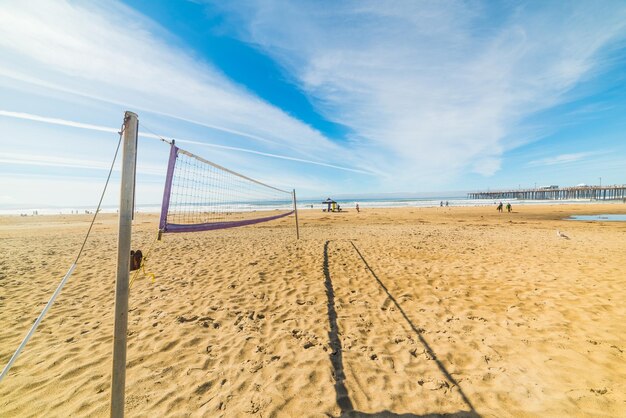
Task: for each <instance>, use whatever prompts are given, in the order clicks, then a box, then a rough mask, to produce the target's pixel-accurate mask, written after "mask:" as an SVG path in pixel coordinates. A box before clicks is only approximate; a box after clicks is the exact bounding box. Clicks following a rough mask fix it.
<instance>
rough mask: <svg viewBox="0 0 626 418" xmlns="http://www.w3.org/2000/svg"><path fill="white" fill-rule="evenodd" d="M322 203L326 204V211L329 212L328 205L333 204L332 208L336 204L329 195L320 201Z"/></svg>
mask: <svg viewBox="0 0 626 418" xmlns="http://www.w3.org/2000/svg"><path fill="white" fill-rule="evenodd" d="M322 204H324V205H328V209H327V211H328V212H330V205H333V208H334V207H335V205H336V204H337V202H335V201H334V200H333V199H331V198H330V197H329V198H328V199H326V200H324V201H323V202H322Z"/></svg>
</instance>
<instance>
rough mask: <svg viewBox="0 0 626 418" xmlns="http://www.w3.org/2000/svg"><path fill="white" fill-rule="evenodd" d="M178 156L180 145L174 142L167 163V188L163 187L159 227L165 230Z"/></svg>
mask: <svg viewBox="0 0 626 418" xmlns="http://www.w3.org/2000/svg"><path fill="white" fill-rule="evenodd" d="M176 157H178V147H177V146H175V145H174V144H172V147H171V148H170V160H169V161H168V163H167V175H166V176H165V188H164V189H163V203H162V204H161V219H160V221H159V229H160V230H161V231H163V232H165V230H166V227H167V211H168V210H169V209H170V194H171V192H172V179H173V178H174V167H175V166H176Z"/></svg>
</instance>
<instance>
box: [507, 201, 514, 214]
mask: <svg viewBox="0 0 626 418" xmlns="http://www.w3.org/2000/svg"><path fill="white" fill-rule="evenodd" d="M512 209H513V207H512V206H511V204H510V203H507V204H506V211H507V212H509V213H511V210H512Z"/></svg>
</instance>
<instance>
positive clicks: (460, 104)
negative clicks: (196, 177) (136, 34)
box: [211, 0, 626, 182]
mask: <svg viewBox="0 0 626 418" xmlns="http://www.w3.org/2000/svg"><path fill="white" fill-rule="evenodd" d="M490 5H492V3H490V2H456V1H435V2H380V1H353V2H341V3H333V4H332V6H331V7H320V6H319V4H317V3H306V2H304V3H303V2H282V1H266V0H264V1H257V2H247V3H245V6H242V4H241V3H236V4H235V3H224V2H211V6H212V7H222V8H225V9H226V12H227V14H229V15H231V16H234V17H235V19H234V21H236V22H237V23H238V24H239V27H240V28H241V29H240V32H239V35H240V36H241V37H242V38H243V39H245V40H248V41H249V42H251V43H253V44H255V45H257V46H258V47H259V48H261V49H263V50H264V51H266V52H267V53H268V54H270V55H271V56H272V57H274V58H275V59H276V60H277V61H278V62H280V63H281V64H282V65H283V66H284V67H285V68H286V69H287V70H288V71H289V72H290V73H291V74H293V76H294V78H295V79H296V80H298V82H299V83H300V85H301V86H302V88H303V89H304V90H305V91H306V92H308V94H309V95H310V96H311V97H313V98H314V99H315V100H316V103H317V106H318V108H319V109H320V110H321V111H322V112H323V113H324V114H325V115H326V116H327V117H328V118H330V119H332V120H334V121H336V122H337V123H341V124H344V125H346V126H348V127H350V128H351V129H352V130H353V131H354V132H355V135H354V138H353V140H354V146H355V148H356V149H359V148H362V149H366V150H368V151H370V152H369V155H372V156H375V158H374V159H375V161H376V162H375V164H379V165H380V164H381V162H384V161H386V163H387V166H388V167H390V168H389V170H390V172H391V173H393V176H394V177H396V178H398V179H404V180H405V181H406V180H407V179H408V180H409V181H410V180H419V179H421V180H423V181H426V182H428V181H429V180H430V181H434V180H433V178H434V177H439V176H443V177H445V176H446V175H447V176H448V177H450V176H451V175H452V176H453V175H454V174H455V173H456V174H459V173H463V172H467V171H468V170H469V171H475V172H478V173H481V174H483V175H491V174H494V173H495V172H497V171H498V170H499V168H500V157H501V155H502V154H503V152H504V151H506V150H507V149H510V148H511V147H514V146H519V145H520V138H519V137H517V135H516V133H517V132H518V130H520V127H519V126H520V124H521V123H522V121H523V120H524V118H525V117H527V116H529V115H531V114H533V113H535V112H538V111H541V110H544V109H547V108H550V107H552V106H554V105H557V104H559V103H562V102H564V101H566V100H567V93H568V92H569V91H570V90H571V89H572V88H573V87H574V86H576V85H577V83H579V82H581V81H583V80H585V79H586V78H587V77H590V76H592V75H593V74H594V73H595V72H596V71H599V70H600V69H601V67H602V66H601V58H602V57H601V52H602V51H603V48H605V47H607V46H608V45H611V43H612V42H615V41H616V40H620V39H624V34H625V29H626V5H625V4H624V3H620V2H603V3H602V5H598V4H594V3H591V2H573V3H572V2H569V3H558V2H557V3H555V2H544V3H542V2H534V3H519V4H518V3H514V4H512V5H511V9H510V10H502V9H500V8H492V7H490ZM492 10H497V11H496V12H494V11H492Z"/></svg>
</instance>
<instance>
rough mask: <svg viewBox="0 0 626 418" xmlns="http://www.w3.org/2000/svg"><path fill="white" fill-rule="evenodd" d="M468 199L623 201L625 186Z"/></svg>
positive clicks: (507, 192) (476, 194)
mask: <svg viewBox="0 0 626 418" xmlns="http://www.w3.org/2000/svg"><path fill="white" fill-rule="evenodd" d="M467 197H468V199H496V200H497V199H519V200H575V199H587V200H625V199H626V184H622V185H613V186H576V187H562V188H561V187H558V186H549V187H540V188H536V189H517V190H493V191H486V192H472V193H468V194H467Z"/></svg>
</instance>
